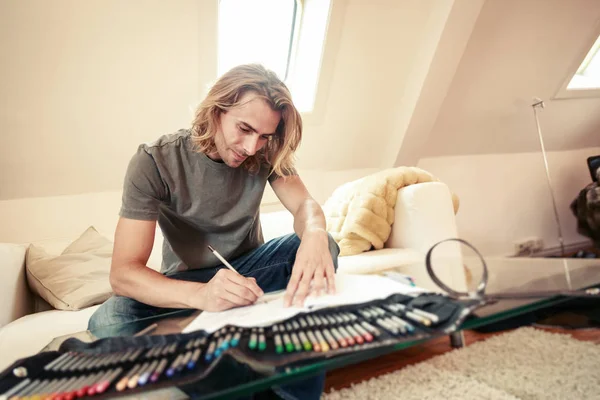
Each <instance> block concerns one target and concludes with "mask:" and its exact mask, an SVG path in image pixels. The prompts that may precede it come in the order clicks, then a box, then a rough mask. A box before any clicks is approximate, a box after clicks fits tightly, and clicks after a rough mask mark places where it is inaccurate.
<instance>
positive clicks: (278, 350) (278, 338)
mask: <svg viewBox="0 0 600 400" xmlns="http://www.w3.org/2000/svg"><path fill="white" fill-rule="evenodd" d="M275 352H276V353H277V354H281V353H283V343H281V336H279V334H276V335H275Z"/></svg>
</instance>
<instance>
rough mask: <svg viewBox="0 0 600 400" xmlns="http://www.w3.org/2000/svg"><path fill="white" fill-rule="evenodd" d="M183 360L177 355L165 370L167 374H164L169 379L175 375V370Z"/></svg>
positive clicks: (181, 356) (180, 355) (181, 355)
mask: <svg viewBox="0 0 600 400" xmlns="http://www.w3.org/2000/svg"><path fill="white" fill-rule="evenodd" d="M181 360H183V354H179V355H178V356H177V357H176V358H175V359H174V360H173V361H172V362H171V365H170V366H169V368H167V372H165V374H166V375H167V376H168V377H169V378H170V377H172V376H173V375H175V370H176V369H177V367H178V366H179V363H180V362H181Z"/></svg>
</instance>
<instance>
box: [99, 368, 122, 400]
mask: <svg viewBox="0 0 600 400" xmlns="http://www.w3.org/2000/svg"><path fill="white" fill-rule="evenodd" d="M121 372H123V368H120V367H119V368H117V369H116V370H114V371H113V372H112V373H111V374H110V375H109V376H108V377H107V378H105V379H104V380H102V381H101V382H98V384H97V385H96V393H98V394H100V393H104V392H105V391H106V389H108V387H109V386H110V384H111V383H112V382H113V381H114V380H115V379H116V378H117V376H119V374H120V373H121Z"/></svg>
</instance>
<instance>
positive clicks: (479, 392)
mask: <svg viewBox="0 0 600 400" xmlns="http://www.w3.org/2000/svg"><path fill="white" fill-rule="evenodd" d="M322 399H323V400H341V399H344V400H345V399H361V400H362V399H373V400H374V399H377V400H380V399H402V400H412V399H415V400H416V399H419V400H420V399H443V400H451V399H461V400H470V399H473V400H474V399H478V400H479V399H494V400H496V399H497V400H515V399H517V400H518V399H600V345H595V344H593V343H589V342H581V341H578V340H575V339H572V338H571V337H570V336H568V335H563V334H556V333H549V332H545V331H542V330H538V329H534V328H529V327H528V328H521V329H518V330H515V331H512V332H508V333H505V334H502V335H498V336H494V337H492V338H490V339H487V340H485V341H482V342H477V343H474V344H472V345H470V346H467V347H465V348H463V349H459V350H453V351H450V352H448V353H445V354H443V355H441V356H437V357H434V358H431V359H429V360H427V361H424V362H422V363H419V364H415V365H411V366H408V367H405V368H403V369H401V370H399V371H396V372H392V373H389V374H386V375H382V376H379V377H377V378H373V379H371V380H369V381H365V382H361V383H359V384H355V385H353V386H352V387H351V388H347V389H342V390H340V391H332V392H330V393H327V394H324V395H323V397H322Z"/></svg>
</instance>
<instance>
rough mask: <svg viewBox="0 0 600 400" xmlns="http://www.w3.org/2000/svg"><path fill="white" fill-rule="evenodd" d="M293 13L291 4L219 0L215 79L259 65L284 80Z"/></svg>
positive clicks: (288, 0)
mask: <svg viewBox="0 0 600 400" xmlns="http://www.w3.org/2000/svg"><path fill="white" fill-rule="evenodd" d="M297 9H298V7H297V5H296V1H295V0H251V1H250V0H221V1H220V2H219V60H218V67H217V68H218V74H219V76H221V75H222V74H224V73H225V72H227V71H228V70H230V69H231V68H233V67H235V66H236V65H240V64H247V63H261V64H263V65H264V66H265V67H266V68H268V69H271V70H273V71H274V72H275V73H276V74H277V76H279V78H280V79H286V77H287V75H288V71H289V61H290V56H291V51H292V43H293V39H294V24H295V21H296V12H297Z"/></svg>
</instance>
